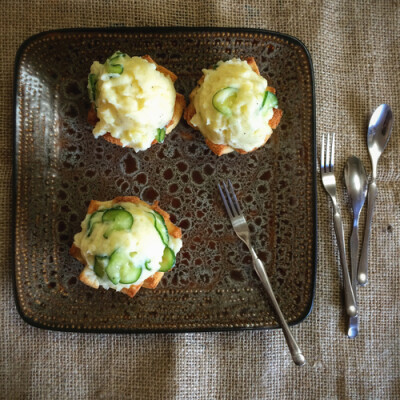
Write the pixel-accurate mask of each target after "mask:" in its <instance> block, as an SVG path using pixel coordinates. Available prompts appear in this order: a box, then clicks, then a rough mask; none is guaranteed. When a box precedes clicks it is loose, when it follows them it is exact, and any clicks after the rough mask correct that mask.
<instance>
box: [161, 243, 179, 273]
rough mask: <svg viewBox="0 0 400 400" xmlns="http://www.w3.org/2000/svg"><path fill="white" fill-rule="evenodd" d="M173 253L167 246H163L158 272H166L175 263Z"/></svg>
mask: <svg viewBox="0 0 400 400" xmlns="http://www.w3.org/2000/svg"><path fill="white" fill-rule="evenodd" d="M175 261H176V258H175V253H174V252H173V250H172V249H170V248H169V247H168V246H166V247H165V249H164V253H163V256H162V260H161V262H160V269H159V271H160V272H167V271H169V270H170V269H171V268H172V267H173V266H174V265H175Z"/></svg>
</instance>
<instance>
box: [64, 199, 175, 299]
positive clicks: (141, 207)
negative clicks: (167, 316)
mask: <svg viewBox="0 0 400 400" xmlns="http://www.w3.org/2000/svg"><path fill="white" fill-rule="evenodd" d="M81 227H82V231H81V232H79V233H77V234H76V235H75V237H74V243H73V245H72V246H71V249H70V254H71V255H72V256H73V257H75V258H76V259H77V260H78V261H80V262H81V263H82V264H84V266H85V267H84V269H83V271H82V272H81V274H80V276H79V279H80V280H81V281H82V282H83V283H85V284H86V285H88V286H91V287H93V288H95V289H98V288H99V287H100V286H101V287H103V288H104V289H109V288H112V289H115V290H116V291H121V292H123V293H125V294H127V295H128V296H130V297H133V296H135V294H136V293H137V292H138V291H139V290H140V288H141V287H144V288H148V289H154V288H156V287H157V285H158V283H159V282H160V280H161V278H162V277H163V275H164V272H167V271H169V270H170V269H171V268H172V267H174V265H175V257H176V254H177V253H178V251H179V250H180V249H181V247H182V240H181V237H182V232H181V230H180V228H178V227H177V226H175V225H174V224H173V223H172V222H171V221H170V218H169V214H168V213H167V212H165V211H163V210H162V209H161V208H160V207H159V206H158V204H157V202H156V203H155V204H153V205H151V206H150V205H148V204H147V203H145V202H144V201H142V200H140V199H139V198H138V197H134V196H125V197H117V198H115V199H113V200H110V201H105V202H100V201H96V200H92V201H91V202H90V205H89V209H88V212H87V215H86V217H85V219H84V220H83V222H82V224H81Z"/></svg>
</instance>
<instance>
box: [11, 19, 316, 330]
mask: <svg viewBox="0 0 400 400" xmlns="http://www.w3.org/2000/svg"><path fill="white" fill-rule="evenodd" d="M85 32H87V33H96V32H97V33H113V32H129V33H145V34H149V33H164V34H165V33H175V32H224V33H228V32H229V33H258V34H262V35H270V36H275V37H277V38H280V39H284V40H287V41H288V42H290V43H292V44H295V45H297V46H299V47H300V48H301V49H302V50H303V51H304V53H305V55H306V59H307V62H308V64H309V68H310V84H311V121H310V122H311V126H312V128H311V134H312V148H311V157H312V171H311V173H312V189H311V192H312V201H313V204H312V212H311V215H312V220H313V229H312V231H313V232H312V233H313V239H312V255H313V257H312V260H311V262H312V277H311V283H312V290H311V293H310V300H309V303H308V304H307V307H306V308H305V311H304V313H303V314H302V315H301V316H300V317H299V318H297V319H296V320H294V321H292V322H290V323H289V324H288V325H289V326H294V325H298V324H300V323H301V322H303V321H304V320H305V319H306V318H307V317H308V316H309V315H310V313H311V312H312V310H313V306H314V301H315V291H316V279H317V259H318V231H317V227H318V213H317V205H318V198H317V176H316V175H317V167H316V154H317V153H316V99H315V75H314V68H313V63H312V58H311V54H310V52H309V50H308V48H307V47H306V46H305V44H304V43H303V42H302V41H301V40H300V39H298V38H296V37H294V36H292V35H289V34H286V33H280V32H276V31H271V30H266V29H260V28H235V27H210V26H208V27H187V26H165V27H157V26H146V27H127V26H112V27H111V26H110V27H99V28H88V27H82V28H63V29H52V30H46V31H42V32H39V33H36V34H34V35H32V36H30V37H28V38H27V39H25V40H24V41H23V42H22V44H21V45H20V46H19V48H18V50H17V52H16V56H15V61H14V77H13V117H12V118H13V136H14V137H13V152H12V156H13V170H12V200H13V201H12V220H11V223H12V243H11V251H12V283H13V294H14V302H15V305H16V308H17V311H18V314H19V315H20V317H21V318H22V319H23V320H24V321H25V322H26V323H28V324H29V325H32V326H34V327H36V328H40V329H45V330H50V331H58V332H74V333H116V334H121V333H123V334H132V333H135V334H136V333H138V334H140V333H145V334H146V333H190V332H230V331H261V330H263V331H265V330H276V329H280V326H279V325H278V324H276V325H275V326H266V327H262V326H240V327H236V326H232V327H208V328H187V327H186V328H184V329H158V328H153V329H140V328H139V329H138V328H135V329H120V328H110V329H107V328H99V329H95V328H71V327H67V328H59V327H57V326H53V325H47V324H46V323H43V322H37V321H35V320H34V319H32V318H31V317H29V316H27V315H26V314H25V313H24V312H23V310H22V307H21V304H20V298H19V296H18V289H17V279H16V239H17V226H16V222H17V220H16V211H17V210H16V199H17V178H18V165H17V148H18V143H17V109H18V107H17V106H18V103H17V102H18V83H19V74H18V72H19V68H20V63H21V58H22V55H23V53H24V51H25V49H26V48H27V47H28V46H29V45H30V44H31V43H33V42H35V41H36V40H38V39H40V38H42V37H45V36H48V35H53V34H63V33H85ZM275 320H276V318H275Z"/></svg>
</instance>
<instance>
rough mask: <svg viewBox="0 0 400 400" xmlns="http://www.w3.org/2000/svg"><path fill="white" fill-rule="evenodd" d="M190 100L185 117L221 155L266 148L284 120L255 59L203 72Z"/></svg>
mask: <svg viewBox="0 0 400 400" xmlns="http://www.w3.org/2000/svg"><path fill="white" fill-rule="evenodd" d="M189 98H190V104H189V106H188V107H187V108H186V110H185V114H184V118H185V120H186V121H187V123H188V124H189V125H190V126H192V127H193V128H195V129H197V130H199V131H200V132H201V133H202V134H203V136H204V137H205V141H206V144H207V146H208V147H209V148H210V149H211V150H212V151H213V152H214V153H215V154H216V155H218V156H221V155H223V154H226V153H230V152H231V151H237V152H239V153H242V154H244V153H248V152H251V151H254V150H256V149H258V148H259V147H261V146H263V145H264V144H265V143H266V142H267V140H268V139H269V137H270V136H271V134H272V130H273V129H275V128H276V127H277V126H278V124H279V121H280V119H281V117H282V110H280V109H279V108H278V99H277V97H276V94H275V89H274V88H272V87H270V86H268V82H267V80H266V79H265V78H263V77H262V76H261V75H260V72H259V70H258V67H257V64H256V62H255V60H254V58H253V57H249V58H247V59H246V60H245V61H242V60H240V59H232V60H229V61H225V62H224V61H219V62H218V63H217V64H216V65H215V66H214V68H210V69H204V70H203V76H202V78H201V79H200V80H199V81H198V85H197V86H196V87H195V88H194V89H193V91H192V93H191V94H190V96H189Z"/></svg>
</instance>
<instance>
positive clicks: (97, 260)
mask: <svg viewBox="0 0 400 400" xmlns="http://www.w3.org/2000/svg"><path fill="white" fill-rule="evenodd" d="M108 262H109V258H108V256H95V257H94V267H93V270H94V272H95V274H96V275H97V276H99V277H100V278H102V277H103V276H104V272H105V270H106V267H107V265H108Z"/></svg>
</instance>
